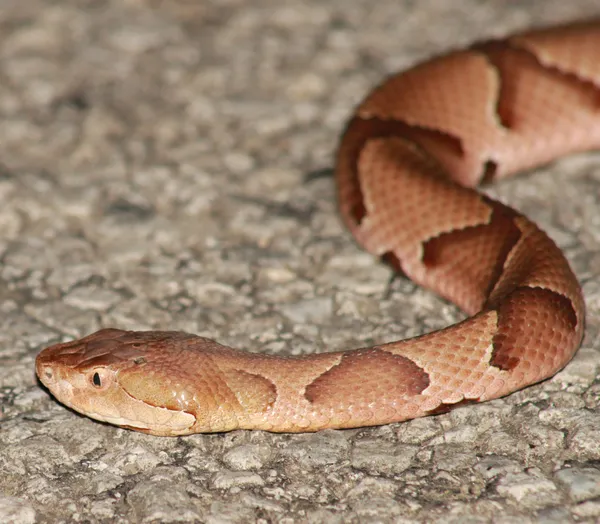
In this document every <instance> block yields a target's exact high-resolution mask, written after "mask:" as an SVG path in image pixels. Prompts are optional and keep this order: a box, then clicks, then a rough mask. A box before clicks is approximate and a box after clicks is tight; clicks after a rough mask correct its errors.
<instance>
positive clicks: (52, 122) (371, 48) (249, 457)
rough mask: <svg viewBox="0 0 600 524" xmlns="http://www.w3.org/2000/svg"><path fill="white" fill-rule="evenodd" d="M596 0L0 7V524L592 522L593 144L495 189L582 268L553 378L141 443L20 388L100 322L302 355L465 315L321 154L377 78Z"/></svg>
mask: <svg viewBox="0 0 600 524" xmlns="http://www.w3.org/2000/svg"><path fill="white" fill-rule="evenodd" d="M599 14H600V11H599V8H598V1H597V0H572V1H570V2H564V1H559V0H528V1H526V2H506V1H504V0H455V1H453V2H440V1H438V0H423V1H420V2H412V1H398V0H380V1H378V2H373V1H371V0H343V1H342V0H335V1H331V2H323V1H320V0H282V1H279V2H273V1H270V0H254V1H253V2H244V1H242V0H222V1H219V2H189V1H180V0H171V1H169V2H150V1H148V0H110V1H108V2H81V1H79V2H76V1H74V0H65V1H62V2H44V1H42V0H29V1H27V2H18V1H11V0H8V1H5V2H3V4H2V8H1V9H0V24H1V27H2V31H1V32H0V49H1V55H0V522H15V523H31V522H39V523H46V522H48V523H54V522H106V523H109V522H110V523H114V522H116V523H126V522H147V523H153V522H206V523H209V524H217V523H218V524H221V523H247V522H258V523H261V524H266V523H271V522H273V523H275V522H276V523H279V524H293V523H305V522H308V523H315V524H316V523H321V522H328V523H342V522H343V523H346V522H349V523H361V522H377V523H388V522H393V523H396V524H408V523H410V524H413V523H425V522H426V523H440V524H442V523H443V524H448V523H460V524H464V523H469V524H471V523H477V524H479V523H488V522H493V523H494V524H524V523H548V524H554V523H556V524H559V523H560V524H563V523H568V522H573V523H575V522H577V523H590V524H591V523H593V522H598V519H600V491H599V488H598V486H599V485H600V477H599V475H600V467H599V463H600V462H599V461H600V439H599V438H598V435H599V428H600V380H599V376H600V374H599V373H600V281H599V279H598V275H599V274H600V234H599V231H600V228H599V227H598V224H599V223H600V214H599V213H600V212H599V210H600V200H599V198H600V157H599V156H598V155H597V154H587V155H580V156H578V157H573V158H570V159H566V160H564V161H561V162H559V163H557V164H554V165H552V166H549V167H548V168H546V169H544V170H541V171H542V172H540V174H539V175H533V176H529V177H524V178H520V179H518V180H514V181H509V182H506V183H502V184H499V185H497V186H494V187H493V188H490V189H489V191H490V192H491V193H493V194H494V195H496V196H498V197H500V198H501V199H502V200H504V201H507V202H509V203H511V204H513V205H515V207H517V208H518V209H521V210H522V211H524V212H525V213H526V214H528V215H530V216H532V217H533V218H534V219H535V220H537V221H539V222H540V224H541V225H542V227H543V228H544V229H545V230H547V231H548V232H549V233H550V235H552V237H553V238H554V239H556V241H557V242H558V243H559V244H560V246H561V247H562V248H563V249H564V250H565V252H566V254H567V257H568V258H569V260H570V261H571V262H572V265H573V268H574V270H575V271H576V273H577V275H578V277H579V279H580V280H581V282H582V284H583V286H584V292H585V296H586V303H587V319H586V321H587V322H586V324H587V331H586V338H585V340H584V344H583V347H582V348H581V350H580V351H579V352H578V354H577V356H576V357H575V359H574V360H573V361H572V362H571V363H570V364H569V365H568V366H567V367H566V368H565V369H564V370H563V371H562V372H560V373H559V374H558V375H557V376H556V377H555V378H553V379H552V380H549V381H547V382H545V383H543V384H540V385H537V386H534V387H531V388H527V389H526V390H524V391H522V392H519V393H516V394H514V395H511V396H509V397H507V398H504V399H500V400H496V401H493V402H490V403H486V404H482V405H476V406H468V407H464V408H461V409H458V410H455V411H454V412H451V413H448V414H446V415H440V416H436V417H430V418H426V419H421V420H414V421H410V422H407V423H404V424H395V425H390V426H384V427H380V428H362V429H355V430H347V431H324V432H322V433H317V434H309V435H281V434H280V435H278V434H268V433H264V432H243V431H237V432H232V433H229V434H224V435H196V436H191V437H185V438H156V437H151V436H147V435H143V434H139V433H134V432H131V431H127V430H122V429H118V428H114V427H110V426H107V425H103V424H98V423H96V422H94V421H92V420H89V419H86V418H84V417H80V416H79V415H77V414H75V413H73V412H72V411H69V410H68V409H66V408H64V407H63V406H60V405H59V404H57V403H56V402H54V401H53V400H52V399H51V398H50V397H49V396H48V394H47V392H46V391H44V390H43V389H42V388H41V387H40V386H39V384H38V383H37V382H36V380H35V377H34V372H33V363H34V359H35V355H36V354H37V352H38V351H39V350H40V349H42V348H43V347H44V346H46V345H49V344H51V343H54V342H57V341H59V340H69V339H71V338H73V337H77V336H80V335H83V334H86V333H89V332H91V331H93V330H96V329H98V328H99V327H101V326H117V327H121V328H131V329H134V328H135V329H144V328H156V329H181V330H186V331H191V332H195V333H199V334H201V335H204V336H209V337H211V338H216V339H217V340H220V341H222V342H223V343H226V344H229V345H233V346H237V347H242V348H245V349H248V350H252V351H264V352H269V353H280V354H293V355H300V354H305V353H311V352H315V351H327V350H335V349H340V348H348V347H358V346H364V345H365V344H371V343H379V342H385V341H390V340H394V339H398V338H404V337H408V336H414V335H418V334H420V333H423V332H426V331H430V330H432V329H437V328H441V327H443V326H445V325H447V324H449V323H452V322H455V321H457V320H458V319H460V318H462V317H461V314H460V313H459V312H458V311H457V310H456V309H455V308H453V307H451V306H450V305H448V304H447V303H445V302H444V301H443V300H440V299H438V298H436V297H434V296H432V295H431V294H430V293H428V292H426V291H423V290H421V289H418V288H417V287H416V286H414V285H413V284H412V283H410V282H408V281H406V280H404V279H402V278H395V279H391V277H392V273H391V271H390V269H389V268H388V267H386V266H385V265H383V264H380V263H379V262H378V261H376V260H374V259H373V257H371V256H370V255H368V254H365V253H363V252H362V251H361V250H360V249H359V248H358V247H357V246H356V245H355V244H354V242H353V241H352V239H351V237H350V235H349V234H348V233H347V232H346V231H345V230H344V229H343V227H342V225H341V224H340V221H339V219H338V217H337V214H336V205H335V202H334V194H335V193H334V188H333V182H332V178H331V168H332V162H333V157H334V152H335V148H336V144H337V140H338V137H339V134H340V132H341V130H342V129H343V125H344V122H345V120H346V118H347V117H348V115H349V114H350V111H351V110H352V108H353V107H354V105H355V104H356V103H357V102H358V101H359V100H360V99H361V98H362V97H363V96H364V95H365V94H366V92H367V91H368V89H369V88H370V87H372V86H373V85H374V84H376V83H378V82H379V81H380V80H381V79H382V78H383V76H385V75H386V74H387V73H389V72H392V71H395V70H397V69H401V68H404V67H408V66H409V65H411V64H413V63H415V62H417V61H418V60H421V59H423V58H426V57H428V56H431V55H433V54H435V53H438V52H440V51H443V50H447V49H449V48H456V47H459V46H462V45H465V44H467V43H469V42H471V41H472V40H474V39H480V38H489V37H492V36H496V35H502V34H506V33H508V32H510V31H513V30H516V29H520V28H523V27H526V26H531V25H541V24H545V23H552V22H558V21H564V20H568V19H573V18H589V17H591V16H593V15H595V16H598V15H599Z"/></svg>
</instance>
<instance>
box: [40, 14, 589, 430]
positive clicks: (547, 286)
mask: <svg viewBox="0 0 600 524" xmlns="http://www.w3.org/2000/svg"><path fill="white" fill-rule="evenodd" d="M599 148H600V24H599V23H598V22H590V23H579V24H573V25H569V26H563V27H555V28H551V29H544V30H534V31H530V32H526V33H522V34H519V35H515V36H512V37H509V38H507V39H505V40H501V41H491V42H485V43H481V44H476V45H474V46H473V47H471V48H469V49H467V50H463V51H457V52H451V53H449V54H447V55H445V56H442V57H438V58H434V59H432V60H430V61H428V62H425V63H423V64H420V65H417V66H416V67H414V68H412V69H410V70H408V71H406V72H404V73H401V74H398V75H395V76H392V77H390V78H389V79H388V80H387V81H385V82H384V83H383V84H382V85H381V86H379V87H377V88H376V89H375V90H373V91H372V92H371V93H370V94H369V95H368V96H367V98H366V99H365V100H364V101H363V102H362V103H361V104H360V105H359V106H358V108H357V109H356V111H355V113H354V115H353V116H352V118H351V120H350V122H349V123H348V126H347V128H346V131H345V133H344V135H343V137H342V139H341V144H340V146H339V150H338V154H337V163H336V169H335V177H336V181H337V191H338V199H339V207H340V210H341V214H342V216H343V219H344V221H345V223H346V224H347V226H348V227H349V228H350V230H351V231H352V233H353V234H354V236H355V237H356V239H357V241H358V242H359V243H360V244H361V245H362V246H364V248H365V249H367V250H368V251H369V252H371V253H373V254H374V255H377V256H379V257H382V258H383V259H385V260H386V261H388V262H389V263H391V264H392V265H393V266H394V267H396V268H397V269H398V270H400V271H402V272H403V273H404V274H405V275H407V276H408V277H410V278H411V279H412V280H414V281H415V282H417V283H418V284H420V285H422V286H425V287H427V288H430V289H432V290H434V291H435V292H437V293H438V294H440V295H441V296H442V297H445V298H446V299H448V300H450V301H451V302H453V303H455V304H456V305H458V306H459V307H460V308H462V309H463V310H464V311H465V312H467V313H468V314H469V315H472V316H470V317H469V318H467V319H466V320H464V321H462V322H459V323H458V324H456V325H453V326H450V327H448V328H446V329H442V330H440V331H435V332H433V333H429V334H426V335H423V336H420V337H416V338H412V339H409V340H401V341H398V342H391V343H388V344H384V345H379V346H374V347H368V348H362V349H354V350H348V351H337V352H331V353H321V354H313V355H309V356H302V357H295V358H291V357H287V358H286V357H280V356H271V355H265V354H256V353H249V352H245V351H241V350H237V349H232V348H229V347H226V346H223V345H221V344H218V343H217V342H214V341H213V340H209V339H206V338H202V337H198V336H195V335H190V334H187V333H181V332H173V331H144V332H135V331H122V330H119V329H103V330H101V331H98V332H96V333H94V334H92V335H89V336H87V337H85V338H82V339H80V340H77V341H74V342H67V343H64V344H57V345H54V346H51V347H49V348H47V349H44V350H43V351H42V352H41V353H40V354H39V355H38V357H37V361H36V369H37V374H38V376H39V378H40V380H41V381H42V382H43V383H44V385H46V386H47V387H48V389H49V390H50V391H51V392H52V394H53V395H54V396H55V397H56V398H57V399H58V400H59V401H61V402H62V403H64V404H66V405H67V406H69V407H71V408H73V409H75V410H77V411H79V412H81V413H83V414H85V415H88V416H89V417H92V418H95V419H98V420H102V421H106V422H110V423H113V424H117V425H119V426H122V427H127V428H131V429H135V430H139V431H144V432H147V433H151V434H154V435H184V434H189V433H198V432H215V431H228V430H233V429H239V428H245V429H262V430H267V431H278V432H284V431H290V432H301V431H316V430H320V429H325V428H350V427H359V426H370V425H376V424H387V423H391V422H399V421H403V420H407V419H412V418H415V417H421V416H424V415H429V414H436V413H441V412H443V411H446V410H448V409H451V408H452V407H455V406H458V405H461V404H464V403H467V402H479V401H485V400H489V399H493V398H497V397H501V396H503V395H506V394H508V393H511V392H513V391H515V390H518V389H520V388H523V387H525V386H527V385H529V384H533V383H535V382H539V381H541V380H543V379H545V378H548V377H550V376H552V375H553V374H554V373H556V372H557V371H558V370H560V369H561V368H562V367H563V366H565V365H566V364H567V362H568V361H569V360H570V359H571V358H572V357H573V355H574V353H575V352H576V350H577V348H578V347H579V344H580V342H581V339H582V336H583V327H584V302H583V298H582V291H581V288H580V286H579V284H578V282H577V279H576V278H575V276H574V274H573V272H572V271H571V269H570V267H569V264H568V262H567V261H566V259H565V257H564V256H563V254H562V252H561V251H560V250H559V249H558V248H557V247H556V245H555V244H554V242H553V241H552V240H550V238H549V237H548V236H547V235H546V234H545V233H544V232H543V231H541V230H540V229H538V227H537V226H536V225H535V224H534V223H532V222H531V221H530V220H528V219H527V218H526V217H525V216H523V215H521V214H520V213H518V212H517V211H514V210H513V209H511V208H510V207H507V206H506V205H504V204H501V203H499V202H497V201H495V200H492V199H490V198H488V197H487V196H484V195H482V194H480V193H478V192H476V191H475V190H474V189H472V187H474V186H476V185H477V184H478V183H480V182H488V181H491V180H493V179H497V178H503V177H506V176H508V175H510V174H513V173H515V172H517V171H520V170H523V169H529V168H532V167H534V166H538V165H540V164H544V163H547V162H549V161H551V160H553V159H555V158H557V157H559V156H561V155H564V154H567V153H572V152H576V151H583V150H589V149H599Z"/></svg>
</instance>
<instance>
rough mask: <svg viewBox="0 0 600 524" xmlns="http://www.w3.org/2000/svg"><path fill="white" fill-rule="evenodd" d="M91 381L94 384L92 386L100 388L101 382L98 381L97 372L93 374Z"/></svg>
mask: <svg viewBox="0 0 600 524" xmlns="http://www.w3.org/2000/svg"><path fill="white" fill-rule="evenodd" d="M92 381H93V382H94V386H96V387H100V386H102V381H101V380H100V375H99V374H98V372H97V371H96V373H94V376H93V377H92Z"/></svg>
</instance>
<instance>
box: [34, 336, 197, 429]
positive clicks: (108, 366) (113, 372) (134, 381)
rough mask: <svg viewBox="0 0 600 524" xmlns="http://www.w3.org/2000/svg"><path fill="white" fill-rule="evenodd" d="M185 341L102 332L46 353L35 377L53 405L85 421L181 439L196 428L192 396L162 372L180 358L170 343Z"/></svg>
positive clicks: (52, 348) (178, 382)
mask: <svg viewBox="0 0 600 524" xmlns="http://www.w3.org/2000/svg"><path fill="white" fill-rule="evenodd" d="M186 338H191V335H187V334H185V333H179V332H158V331H154V332H131V331H122V330H118V329H103V330H100V331H98V332H96V333H93V334H92V335H89V336H87V337H85V338H82V339H79V340H76V341H73V342H67V343H64V344H56V345H54V346H50V347H48V348H46V349H44V350H43V351H41V352H40V354H39V355H38V356H37V359H36V372H37V375H38V377H39V379H40V381H41V382H42V383H43V384H44V386H46V387H47V388H48V389H49V390H50V392H51V393H52V394H53V395H54V396H55V397H56V399H58V400H59V401H60V402H62V403H63V404H65V405H67V406H68V407H70V408H72V409H74V410H75V411H78V412H79V413H82V414H83V415H86V416H88V417H91V418H93V419H96V420H100V421H103V422H108V423H110V424H115V425H118V426H121V427H125V428H128V429H135V430H138V431H142V432H145V433H150V434H153V435H163V436H168V435H185V434H189V433H192V432H194V431H193V430H192V427H193V426H194V424H196V414H195V412H196V411H197V404H196V403H195V400H194V398H193V396H194V395H193V393H192V392H191V388H190V387H189V385H186V384H185V383H183V384H182V383H180V382H181V381H177V380H175V381H174V380H172V379H170V378H168V376H167V375H166V374H165V373H163V371H162V370H161V368H163V367H164V366H165V365H166V366H167V367H169V362H173V361H174V360H175V359H176V357H177V356H178V355H177V354H176V353H177V352H175V354H174V353H173V352H170V351H169V348H170V346H171V345H172V343H173V341H174V340H175V341H178V342H179V343H181V342H182V341H185V340H186ZM194 338H195V337H194ZM184 382H185V381H184Z"/></svg>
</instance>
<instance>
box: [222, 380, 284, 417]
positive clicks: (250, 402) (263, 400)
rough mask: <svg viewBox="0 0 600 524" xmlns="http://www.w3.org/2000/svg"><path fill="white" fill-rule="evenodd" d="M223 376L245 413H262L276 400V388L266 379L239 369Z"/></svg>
mask: <svg viewBox="0 0 600 524" xmlns="http://www.w3.org/2000/svg"><path fill="white" fill-rule="evenodd" d="M225 374H226V378H225V380H226V382H227V385H228V386H229V388H230V389H231V391H232V392H233V394H234V395H235V397H236V398H237V400H238V402H239V403H240V405H241V406H242V408H243V409H244V410H246V412H248V413H264V412H265V411H266V410H267V409H269V408H270V407H271V406H272V405H273V404H274V403H275V400H277V388H276V387H275V384H273V382H271V381H270V380H269V379H268V378H265V377H263V376H262V375H255V374H253V373H248V372H246V371H242V370H240V369H232V370H229V371H227V372H226V373H225Z"/></svg>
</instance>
